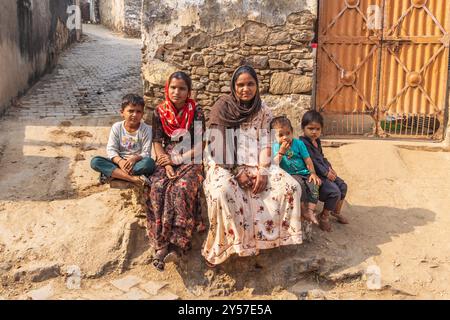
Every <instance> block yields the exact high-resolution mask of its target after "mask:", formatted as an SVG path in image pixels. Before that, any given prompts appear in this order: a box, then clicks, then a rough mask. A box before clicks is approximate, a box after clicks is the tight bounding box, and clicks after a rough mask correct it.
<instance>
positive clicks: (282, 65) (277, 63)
mask: <svg viewBox="0 0 450 320" xmlns="http://www.w3.org/2000/svg"><path fill="white" fill-rule="evenodd" d="M269 66H270V69H284V70H288V69H291V68H292V66H291V65H290V64H289V63H286V62H284V61H281V60H277V59H270V60H269Z"/></svg>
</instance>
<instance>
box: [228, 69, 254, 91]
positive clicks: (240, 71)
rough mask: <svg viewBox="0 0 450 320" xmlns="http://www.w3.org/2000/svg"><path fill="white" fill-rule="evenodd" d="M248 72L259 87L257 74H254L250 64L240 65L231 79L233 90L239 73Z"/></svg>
mask: <svg viewBox="0 0 450 320" xmlns="http://www.w3.org/2000/svg"><path fill="white" fill-rule="evenodd" d="M244 73H248V74H249V75H251V76H252V78H253V79H255V81H256V86H257V87H259V83H258V75H257V74H256V71H255V69H253V67H251V66H247V65H245V66H240V67H239V68H237V69H236V71H234V74H233V78H232V79H231V88H232V90H233V91H234V86H235V85H236V80H237V79H238V78H239V76H240V75H241V74H244Z"/></svg>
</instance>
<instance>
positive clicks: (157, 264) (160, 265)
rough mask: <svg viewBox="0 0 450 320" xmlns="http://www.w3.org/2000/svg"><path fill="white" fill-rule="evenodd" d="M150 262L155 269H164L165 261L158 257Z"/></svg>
mask: <svg viewBox="0 0 450 320" xmlns="http://www.w3.org/2000/svg"><path fill="white" fill-rule="evenodd" d="M152 264H153V266H154V267H155V268H156V270H158V271H160V272H162V271H164V267H165V263H164V261H163V260H161V259H158V258H154V259H153V260H152Z"/></svg>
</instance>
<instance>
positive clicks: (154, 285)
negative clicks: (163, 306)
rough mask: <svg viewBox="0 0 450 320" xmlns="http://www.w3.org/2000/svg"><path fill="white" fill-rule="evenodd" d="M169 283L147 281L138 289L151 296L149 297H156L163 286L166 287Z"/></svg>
mask: <svg viewBox="0 0 450 320" xmlns="http://www.w3.org/2000/svg"><path fill="white" fill-rule="evenodd" d="M168 284H169V283H168V282H165V281H163V282H161V281H149V282H147V283H145V284H143V285H141V286H140V287H141V288H142V289H144V290H145V291H146V292H147V293H149V294H151V295H157V294H158V292H159V290H161V289H162V288H164V287H165V286H167V285H168Z"/></svg>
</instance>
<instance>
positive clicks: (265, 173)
mask: <svg viewBox="0 0 450 320" xmlns="http://www.w3.org/2000/svg"><path fill="white" fill-rule="evenodd" d="M258 172H259V173H260V174H261V175H263V176H268V175H269V168H266V167H258Z"/></svg>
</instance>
